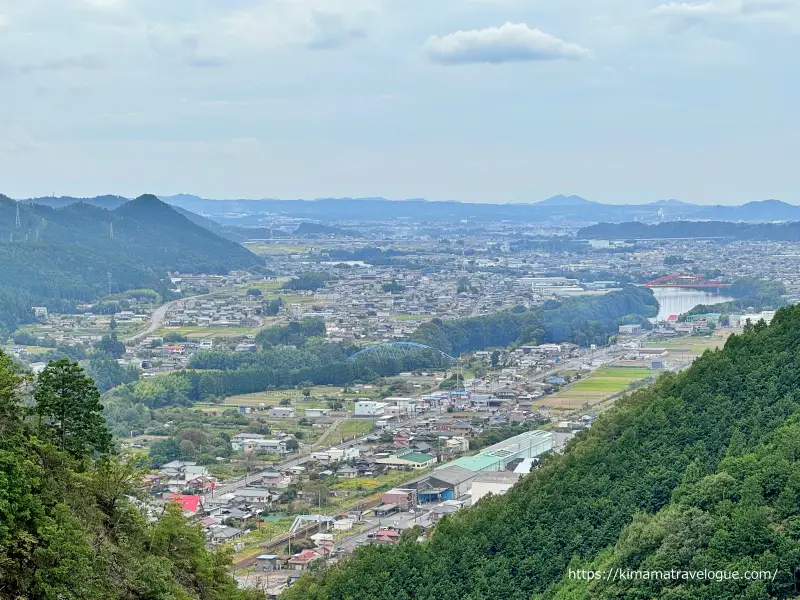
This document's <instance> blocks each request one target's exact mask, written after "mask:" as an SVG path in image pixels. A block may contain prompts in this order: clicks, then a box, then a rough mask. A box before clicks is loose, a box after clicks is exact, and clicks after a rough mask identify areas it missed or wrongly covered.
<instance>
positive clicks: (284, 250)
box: [245, 244, 308, 254]
mask: <svg viewBox="0 0 800 600" xmlns="http://www.w3.org/2000/svg"><path fill="white" fill-rule="evenodd" d="M245 248H247V249H248V250H250V252H252V253H253V254H305V253H306V252H308V246H302V245H299V244H245Z"/></svg>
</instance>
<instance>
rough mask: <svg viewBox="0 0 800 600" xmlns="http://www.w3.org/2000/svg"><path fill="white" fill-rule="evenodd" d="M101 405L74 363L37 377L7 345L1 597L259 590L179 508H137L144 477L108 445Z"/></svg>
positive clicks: (237, 596)
mask: <svg viewBox="0 0 800 600" xmlns="http://www.w3.org/2000/svg"><path fill="white" fill-rule="evenodd" d="M101 410H102V406H101V405H100V403H99V395H98V394H97V391H96V389H95V388H94V385H93V382H92V381H91V380H90V379H88V378H87V377H86V376H85V375H83V373H82V372H81V371H80V369H79V368H78V367H77V366H76V365H74V364H70V363H69V362H67V361H62V362H59V363H51V365H49V366H48V367H47V368H46V369H45V371H44V372H42V373H41V374H40V375H39V377H38V379H37V380H34V379H33V378H32V377H31V376H30V375H27V374H25V373H20V372H19V370H18V369H17V368H16V366H15V365H14V364H13V363H12V361H11V359H10V358H9V357H8V356H6V355H5V354H3V353H2V352H0V599H2V600H21V599H31V600H33V599H36V600H39V599H41V600H94V599H98V598H102V599H104V600H105V599H108V600H115V599H120V600H122V599H125V600H139V599H140V600H145V599H147V600H191V599H197V600H200V599H202V600H217V599H219V600H222V599H223V598H224V599H225V600H228V599H233V600H244V599H245V598H256V597H258V596H250V595H249V593H248V592H243V591H241V590H238V589H237V587H236V584H235V583H234V582H233V580H232V579H231V578H230V576H229V573H228V566H229V564H230V559H231V556H230V554H229V553H228V552H225V551H223V552H218V553H215V552H209V551H207V550H206V548H205V537H204V535H203V532H202V531H201V529H200V528H199V527H198V526H191V525H189V524H187V522H186V520H185V518H184V517H183V515H182V513H181V510H180V508H179V507H178V506H176V505H172V506H169V507H167V509H166V510H165V511H164V513H163V514H162V515H160V516H159V518H157V519H148V518H146V517H145V516H144V514H143V513H142V512H141V511H140V510H138V509H137V508H136V506H135V504H134V502H133V501H132V498H133V497H134V495H135V494H136V486H137V483H138V481H139V479H140V477H141V475H142V474H143V473H142V471H141V470H140V469H139V468H138V465H137V461H136V459H126V460H123V459H121V458H120V457H118V456H115V455H114V454H113V453H111V452H110V436H109V435H108V432H107V431H106V429H105V425H104V424H103V420H102V417H101V415H100V411H101Z"/></svg>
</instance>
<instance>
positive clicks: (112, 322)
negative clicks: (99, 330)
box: [108, 315, 117, 331]
mask: <svg viewBox="0 0 800 600" xmlns="http://www.w3.org/2000/svg"><path fill="white" fill-rule="evenodd" d="M108 328H109V329H110V330H111V331H116V329H117V319H116V318H114V316H113V315H112V317H111V320H110V321H109V322H108Z"/></svg>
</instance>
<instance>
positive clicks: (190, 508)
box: [169, 494, 203, 517]
mask: <svg viewBox="0 0 800 600" xmlns="http://www.w3.org/2000/svg"><path fill="white" fill-rule="evenodd" d="M169 500H170V502H175V503H176V504H178V505H179V506H180V507H181V509H182V510H183V514H185V515H187V516H190V517H193V516H194V515H196V514H198V513H202V512H203V498H202V497H201V496H196V495H189V494H172V495H171V496H170V498H169Z"/></svg>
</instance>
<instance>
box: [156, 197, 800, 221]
mask: <svg viewBox="0 0 800 600" xmlns="http://www.w3.org/2000/svg"><path fill="white" fill-rule="evenodd" d="M162 200H164V201H165V202H168V203H170V204H173V205H175V206H178V207H180V208H183V209H185V210H189V211H192V212H195V213H201V214H204V215H209V216H210V217H212V218H213V219H214V220H216V221H218V222H219V223H223V224H227V225H244V226H251V225H258V224H262V223H263V222H264V221H265V217H266V216H267V215H284V216H288V217H295V218H302V219H314V220H318V221H323V222H324V221H335V220H374V221H385V220H391V219H411V220H414V221H445V222H447V221H450V222H452V221H460V220H463V219H467V220H472V221H482V222H486V221H501V220H510V221H515V222H527V223H558V224H573V223H574V224H591V223H599V222H604V221H605V222H613V223H620V222H624V221H643V222H648V223H654V222H659V221H662V220H666V221H670V220H695V221H698V220H716V221H751V222H768V221H798V220H800V206H795V205H793V204H788V203H786V202H781V201H779V200H764V201H756V202H748V203H747V204H744V205H741V206H724V205H714V206H703V205H698V204H690V203H687V202H681V201H679V200H659V201H657V202H652V203H650V204H601V203H599V202H592V201H590V200H586V199H585V198H581V197H580V196H554V197H552V198H548V199H546V200H542V201H541V202H536V203H533V204H472V203H464V202H429V201H426V200H402V201H390V200H386V199H385V198H325V199H317V200H272V199H268V200H210V199H206V198H199V197H197V196H188V195H179V196H169V197H163V198H162Z"/></svg>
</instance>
